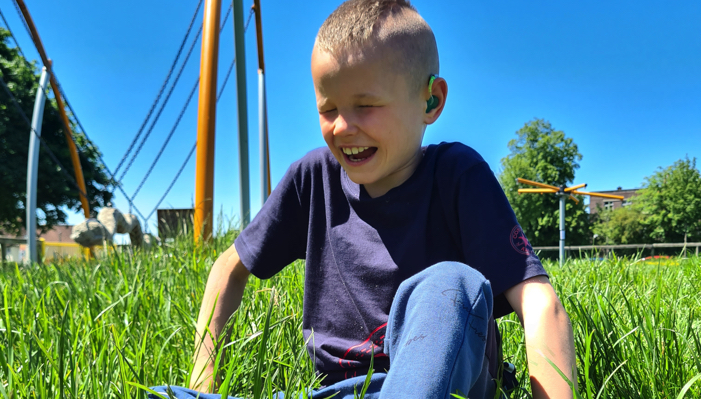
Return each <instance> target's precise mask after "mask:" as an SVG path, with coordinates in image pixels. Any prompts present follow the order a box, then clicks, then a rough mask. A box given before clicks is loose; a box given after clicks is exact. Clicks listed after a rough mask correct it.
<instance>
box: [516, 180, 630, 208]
mask: <svg viewBox="0 0 701 399" xmlns="http://www.w3.org/2000/svg"><path fill="white" fill-rule="evenodd" d="M516 181H517V182H518V183H521V184H528V185H531V186H535V187H539V188H519V189H518V193H519V194H558V193H560V192H561V191H560V188H559V187H555V186H552V185H550V184H545V183H539V182H537V181H533V180H528V179H523V178H520V177H519V178H517V179H516ZM586 186H587V183H582V184H577V185H576V186H572V187H565V188H563V189H562V192H563V193H567V194H570V195H569V198H570V199H571V200H572V201H574V202H575V203H576V204H578V203H579V200H578V199H577V198H575V197H574V196H573V195H572V194H579V195H588V196H590V197H601V198H611V199H617V200H621V201H623V196H622V195H613V194H600V193H590V192H586V191H579V190H577V189H579V188H584V187H586Z"/></svg>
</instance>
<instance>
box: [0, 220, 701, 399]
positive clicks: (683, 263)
mask: <svg viewBox="0 0 701 399" xmlns="http://www.w3.org/2000/svg"><path fill="white" fill-rule="evenodd" d="M233 238H234V235H233V233H228V234H221V235H220V237H219V238H217V239H216V240H215V242H213V243H212V244H211V245H209V246H206V247H203V248H196V247H194V246H193V245H192V244H191V242H190V240H180V241H177V242H175V243H174V244H172V245H169V246H166V247H163V248H158V249H155V250H152V251H150V252H147V253H144V252H140V251H137V252H135V253H128V252H112V253H110V254H108V255H107V256H106V257H104V258H101V259H97V260H91V261H87V262H86V261H80V260H68V261H64V262H61V263H59V264H47V265H41V266H34V267H32V268H22V267H18V266H17V265H15V264H4V265H3V266H2V273H1V274H0V292H1V293H2V311H1V314H0V362H1V363H2V364H0V397H4V398H53V397H59V398H64V397H65V398H85V397H93V398H138V397H145V391H144V390H143V389H142V387H147V386H152V385H162V384H172V385H181V386H187V385H188V384H189V379H190V372H191V362H192V360H191V356H192V351H193V347H194V343H195V334H194V332H195V318H196V317H197V313H198V310H199V304H200V300H201V297H202V293H203V290H204V286H205V282H206V279H207V275H208V270H209V268H210V267H211V265H212V263H213V262H214V260H215V259H216V256H217V254H218V253H220V252H222V251H223V250H224V249H225V248H226V247H227V246H228V245H230V243H231V242H232V241H233ZM546 268H547V269H548V271H549V272H550V274H551V276H552V282H553V285H554V286H555V288H556V290H557V291H558V293H559V295H560V298H561V299H562V301H563V303H564V305H565V307H566V308H567V310H568V312H569V314H570V318H571V320H572V323H573V328H574V335H575V343H576V346H577V364H578V379H579V387H580V395H581V397H584V398H587V399H595V398H680V397H684V398H698V397H701V378H699V375H701V316H700V315H701V296H700V295H699V292H700V291H701V260H700V259H699V258H696V257H692V258H689V259H681V258H678V259H677V261H676V262H673V263H672V265H671V266H670V265H669V264H666V265H662V264H660V265H654V264H649V263H642V262H640V261H636V260H635V259H630V258H622V259H617V258H613V259H609V260H606V261H601V262H599V261H587V260H571V261H568V262H567V263H566V264H565V266H564V267H563V268H560V267H558V266H557V265H556V264H555V263H547V264H546ZM303 279H304V268H303V265H302V263H301V262H297V263H295V264H294V265H292V266H290V267H288V268H286V269H285V270H284V271H283V272H282V273H280V274H279V275H277V276H276V277H274V278H273V279H270V280H266V281H260V280H258V279H256V278H251V279H250V280H249V284H248V286H247V288H246V293H245V296H244V300H243V303H242V305H241V308H240V309H239V311H238V312H237V313H236V314H235V315H234V317H233V318H232V320H231V321H230V324H229V328H230V336H231V343H230V344H228V345H227V346H225V347H224V349H223V351H222V353H221V356H220V358H219V369H220V374H221V375H222V377H223V379H224V383H223V384H222V386H221V387H222V389H223V390H224V391H225V392H227V393H229V394H231V395H236V396H241V397H249V398H258V397H269V396H271V394H272V392H274V391H276V390H284V391H286V392H303V391H305V389H306V388H307V387H310V386H314V385H315V384H317V383H316V381H315V378H314V373H313V365H312V363H311V361H310V360H309V356H308V355H307V353H306V349H305V345H304V342H303V339H302V332H301V331H302V298H303V292H302V289H303ZM499 324H500V327H501V329H502V331H503V336H504V353H505V356H507V358H508V359H510V361H511V362H512V363H514V364H516V366H517V369H518V372H519V374H518V376H519V380H520V381H521V386H520V387H519V389H518V390H517V391H516V392H515V393H514V394H513V395H512V397H513V398H528V397H530V394H529V392H530V387H529V382H528V380H527V377H526V376H527V374H525V347H524V344H523V341H522V339H523V332H522V329H521V327H520V325H519V324H518V322H517V320H516V318H515V316H514V315H511V316H508V317H505V318H503V319H501V320H500V321H499ZM266 325H268V326H269V327H268V328H267V329H266V328H265V327H266ZM317 385H318V384H317ZM361 389H362V387H359V390H358V391H359V392H360V391H361Z"/></svg>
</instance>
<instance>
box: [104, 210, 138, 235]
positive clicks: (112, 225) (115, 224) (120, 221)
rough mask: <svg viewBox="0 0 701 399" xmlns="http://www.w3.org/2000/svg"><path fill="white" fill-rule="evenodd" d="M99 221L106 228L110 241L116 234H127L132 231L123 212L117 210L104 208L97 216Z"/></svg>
mask: <svg viewBox="0 0 701 399" xmlns="http://www.w3.org/2000/svg"><path fill="white" fill-rule="evenodd" d="M97 220H98V221H99V222H100V223H102V225H103V226H105V228H106V229H107V234H108V236H109V237H110V239H111V238H112V236H114V234H115V233H119V234H126V233H128V232H129V231H130V230H131V229H130V228H129V227H131V226H130V225H129V224H128V223H127V222H126V220H124V216H122V212H120V211H119V210H118V209H117V208H110V207H104V208H102V209H100V213H98V214H97Z"/></svg>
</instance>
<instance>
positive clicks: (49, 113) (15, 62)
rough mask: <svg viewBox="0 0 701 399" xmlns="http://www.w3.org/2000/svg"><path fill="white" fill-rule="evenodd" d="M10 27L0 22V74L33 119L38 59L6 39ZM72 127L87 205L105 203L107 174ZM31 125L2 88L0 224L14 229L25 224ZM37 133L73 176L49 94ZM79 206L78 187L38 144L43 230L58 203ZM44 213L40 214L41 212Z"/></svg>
mask: <svg viewBox="0 0 701 399" xmlns="http://www.w3.org/2000/svg"><path fill="white" fill-rule="evenodd" d="M9 36H10V35H9V32H8V31H7V30H4V29H2V28H0V76H2V79H3V80H4V81H5V83H6V84H7V85H8V87H9V88H10V91H11V92H12V94H13V95H14V97H15V98H16V99H17V101H18V102H19V105H20V107H21V108H22V110H23V111H24V113H25V114H26V115H27V118H29V119H30V120H31V117H32V112H33V110H34V99H35V97H36V90H37V87H38V86H39V76H40V75H39V71H38V68H37V63H36V62H32V63H31V65H28V63H27V61H26V60H25V59H24V58H23V57H22V56H21V55H20V54H19V51H18V50H17V49H16V48H11V47H9V45H8V43H7V42H8V40H9ZM72 129H73V132H74V134H73V139H74V141H75V143H76V146H77V147H78V151H79V153H80V163H81V165H82V168H83V175H84V177H85V184H86V186H87V195H88V201H89V204H90V208H91V210H94V209H95V208H97V207H100V206H104V205H105V204H106V203H107V202H109V201H110V199H111V197H112V195H111V193H110V191H109V190H108V187H107V185H108V183H109V178H108V177H107V175H106V173H105V170H104V169H103V166H102V164H101V163H99V161H98V157H99V151H98V149H97V148H96V147H95V146H94V145H93V144H92V142H90V141H89V140H88V139H87V138H86V137H85V135H84V134H82V133H76V130H75V127H74V126H72ZM29 134H30V129H29V126H27V123H26V122H25V120H24V119H23V118H22V116H21V114H20V113H19V111H17V108H16V107H15V104H14V103H13V102H12V100H11V99H10V98H9V96H8V95H7V93H6V92H5V90H4V89H0V160H2V161H0V187H1V190H2V195H0V230H3V231H5V232H7V233H13V234H17V233H18V232H19V231H20V229H21V227H23V226H24V224H25V217H26V211H25V209H26V208H25V204H26V189H27V187H26V185H27V159H28V158H27V157H28V150H29ZM41 136H42V137H43V138H44V141H45V142H46V143H47V144H48V146H49V148H51V150H52V151H53V153H54V154H55V155H56V157H57V158H58V159H59V161H60V162H61V164H62V165H63V166H64V167H66V168H67V170H66V171H67V172H68V174H70V175H71V176H74V172H73V167H72V163H71V158H70V153H69V151H68V146H67V145H66V138H65V136H64V127H63V123H62V121H61V119H60V116H59V113H58V108H57V106H56V101H55V99H54V98H50V99H49V100H48V101H47V102H46V105H45V109H44V119H43V125H42V131H41ZM64 206H66V207H68V208H69V209H73V210H76V211H77V210H79V209H81V204H80V198H79V193H78V191H77V189H76V188H75V186H73V185H72V184H71V183H70V182H69V181H66V178H65V176H64V174H63V173H62V172H61V171H60V170H59V168H58V167H57V165H55V164H54V162H53V161H52V160H51V158H50V157H49V155H48V153H47V151H46V149H45V148H44V147H43V146H42V147H41V149H40V150H39V170H38V178H37V209H41V211H42V212H39V215H38V220H39V224H40V225H41V227H42V228H43V229H44V230H46V229H49V228H51V227H52V226H54V225H56V224H59V223H63V222H65V220H66V214H65V212H63V210H62V209H61V208H62V207H64ZM42 213H43V215H42Z"/></svg>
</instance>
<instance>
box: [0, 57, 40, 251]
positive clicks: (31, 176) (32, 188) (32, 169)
mask: <svg viewBox="0 0 701 399" xmlns="http://www.w3.org/2000/svg"><path fill="white" fill-rule="evenodd" d="M48 78H49V74H48V73H47V71H46V67H44V68H42V69H41V78H40V79H39V87H37V95H36V99H35V100H34V113H33V114H32V128H31V129H32V130H30V131H29V152H28V157H27V205H26V209H27V252H28V255H29V264H32V263H36V262H37V260H38V259H37V236H36V231H37V219H36V217H37V216H36V209H37V170H38V169H39V147H40V143H39V138H38V137H37V136H41V123H42V121H43V119H44V104H45V103H46V94H45V91H46V81H47V80H48ZM34 132H36V134H35V133H34ZM3 256H4V255H3Z"/></svg>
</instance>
